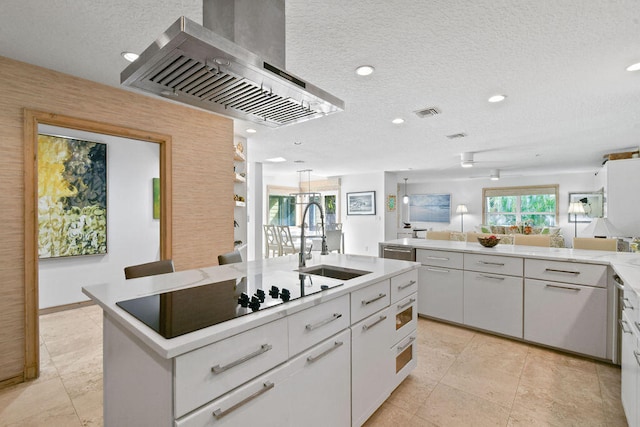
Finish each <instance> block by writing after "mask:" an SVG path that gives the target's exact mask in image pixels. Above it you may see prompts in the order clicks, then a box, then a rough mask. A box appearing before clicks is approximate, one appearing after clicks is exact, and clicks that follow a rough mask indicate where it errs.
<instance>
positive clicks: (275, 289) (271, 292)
mask: <svg viewBox="0 0 640 427" xmlns="http://www.w3.org/2000/svg"><path fill="white" fill-rule="evenodd" d="M269 295H271V298H278V295H280V289H278V287H277V286H271V289H269Z"/></svg>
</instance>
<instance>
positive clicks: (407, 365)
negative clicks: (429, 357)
mask: <svg viewBox="0 0 640 427" xmlns="http://www.w3.org/2000/svg"><path fill="white" fill-rule="evenodd" d="M416 339H417V331H416V330H415V329H414V330H413V331H411V333H410V334H409V335H408V336H406V337H405V338H404V339H403V340H402V341H400V342H398V343H397V344H396V345H394V346H393V347H391V359H392V360H393V365H394V368H395V369H394V371H393V372H394V375H393V379H392V380H391V390H390V391H393V389H395V388H396V387H397V386H398V385H400V383H401V382H402V381H403V380H404V379H405V378H406V377H407V375H409V374H410V373H411V371H412V370H413V369H414V368H415V367H416V366H417V365H418V360H417V354H416Z"/></svg>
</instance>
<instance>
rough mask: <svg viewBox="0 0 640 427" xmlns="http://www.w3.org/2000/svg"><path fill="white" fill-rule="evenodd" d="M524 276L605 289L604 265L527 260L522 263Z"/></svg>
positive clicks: (605, 269) (605, 271)
mask: <svg viewBox="0 0 640 427" xmlns="http://www.w3.org/2000/svg"><path fill="white" fill-rule="evenodd" d="M524 275H525V277H529V278H532V279H540V280H551V281H554V282H565V283H575V284H577V285H586V286H598V287H600V288H606V287H607V266H606V265H599V264H581V263H578V262H565V261H546V260H541V259H527V260H525V263H524Z"/></svg>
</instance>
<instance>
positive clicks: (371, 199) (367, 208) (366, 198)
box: [347, 191, 376, 215]
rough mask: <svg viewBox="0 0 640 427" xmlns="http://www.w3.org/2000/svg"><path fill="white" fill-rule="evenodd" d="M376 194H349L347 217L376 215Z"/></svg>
mask: <svg viewBox="0 0 640 427" xmlns="http://www.w3.org/2000/svg"><path fill="white" fill-rule="evenodd" d="M375 214H376V192H375V191H362V192H359V193H347V215H375Z"/></svg>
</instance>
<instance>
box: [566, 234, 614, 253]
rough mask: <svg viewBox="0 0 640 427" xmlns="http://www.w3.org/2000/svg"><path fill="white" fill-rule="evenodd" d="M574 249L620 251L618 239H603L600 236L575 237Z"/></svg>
mask: <svg viewBox="0 0 640 427" xmlns="http://www.w3.org/2000/svg"><path fill="white" fill-rule="evenodd" d="M573 249H591V250H598V251H611V252H617V251H618V239H602V238H598V237H574V238H573Z"/></svg>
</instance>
